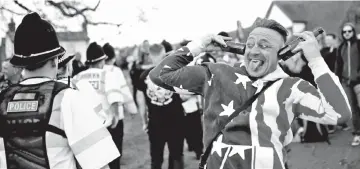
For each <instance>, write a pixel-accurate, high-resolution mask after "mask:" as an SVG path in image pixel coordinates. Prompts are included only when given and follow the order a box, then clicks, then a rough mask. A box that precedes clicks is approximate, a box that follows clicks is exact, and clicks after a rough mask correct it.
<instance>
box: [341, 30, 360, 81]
mask: <svg viewBox="0 0 360 169" xmlns="http://www.w3.org/2000/svg"><path fill="white" fill-rule="evenodd" d="M347 25H348V26H351V27H352V30H353V32H354V36H353V37H352V38H351V39H350V43H351V45H352V44H354V43H356V45H357V49H358V52H360V42H359V40H358V39H357V37H356V35H357V34H356V30H355V26H354V25H353V24H352V23H345V24H344V26H343V27H345V26H347ZM341 35H342V38H343V42H341V44H340V46H339V50H338V51H337V54H336V62H335V74H336V75H337V76H338V77H339V78H340V80H347V79H345V78H346V77H344V76H343V71H344V59H343V57H346V56H342V51H343V50H344V49H343V48H344V47H346V43H347V41H346V40H345V38H344V35H343V34H341ZM358 62H359V63H358V64H357V67H356V72H359V70H360V58H359V59H358ZM347 67H348V66H345V68H347ZM356 76H358V77H357V78H356V82H359V81H360V77H359V73H357V75H356ZM352 81H353V82H354V80H352Z"/></svg>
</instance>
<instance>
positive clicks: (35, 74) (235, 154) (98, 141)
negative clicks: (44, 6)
mask: <svg viewBox="0 0 360 169" xmlns="http://www.w3.org/2000/svg"><path fill="white" fill-rule="evenodd" d="M253 26H254V29H253V30H252V31H251V32H250V34H249V37H248V38H247V39H245V41H246V50H245V53H244V54H243V55H238V54H233V53H228V52H224V51H222V50H221V48H220V46H224V47H225V46H226V43H225V42H226V41H228V40H234V39H232V38H231V37H230V36H229V34H227V33H226V32H220V33H218V34H214V35H207V36H204V37H202V38H199V39H194V40H192V41H186V42H183V43H181V44H180V46H179V47H174V45H172V44H170V43H169V42H167V41H165V40H164V41H163V42H161V43H158V44H150V43H149V42H148V41H147V40H145V41H144V42H143V44H142V45H141V48H140V50H139V51H137V52H136V56H135V57H133V60H128V62H129V63H127V64H126V65H127V67H126V68H125V69H129V76H130V79H131V84H130V83H127V80H126V76H125V75H124V73H123V70H122V69H124V67H123V66H121V65H118V64H116V59H117V57H118V56H116V52H115V49H114V47H113V46H112V45H111V44H109V43H105V44H104V45H103V46H100V45H99V44H98V43H97V42H92V43H90V44H89V46H88V48H87V51H86V62H85V63H82V62H81V56H80V55H79V54H78V53H77V54H67V53H66V50H65V49H64V48H63V47H62V46H61V45H60V44H59V41H58V39H57V37H56V32H55V30H54V28H53V26H52V25H51V24H50V23H49V22H47V21H46V20H44V19H42V18H41V17H40V16H39V15H38V14H37V13H30V14H27V15H26V16H25V17H24V18H23V20H22V22H21V24H20V25H19V26H18V28H17V30H16V32H15V40H14V55H13V56H12V57H11V58H10V59H7V60H5V61H4V62H3V63H2V71H1V72H2V77H1V78H2V79H1V82H0V168H8V169H22V168H29V166H30V168H69V169H76V168H110V169H119V168H120V160H121V159H120V158H121V157H122V156H123V151H122V144H123V137H124V121H123V120H124V116H125V115H124V113H128V114H129V115H130V116H131V117H134V116H135V115H136V114H140V116H141V119H142V125H143V126H142V129H143V130H144V131H145V132H146V133H147V135H148V139H149V143H150V147H149V148H150V156H151V168H152V169H161V167H162V164H163V161H164V160H163V159H164V157H163V156H164V148H165V145H167V147H168V149H169V158H168V159H169V169H184V159H183V156H184V155H183V154H184V153H183V151H184V143H185V142H186V144H187V147H188V151H192V152H194V157H195V158H196V159H197V160H200V168H208V169H213V168H229V169H230V168H234V169H235V168H274V169H275V168H276V169H278V168H287V160H288V159H287V158H286V154H287V149H288V147H287V145H288V144H289V143H291V142H292V141H294V140H295V139H293V137H295V138H296V136H299V137H300V140H299V141H301V142H312V141H328V139H327V138H326V136H324V133H325V132H327V133H330V134H331V133H334V132H335V131H336V130H337V129H338V128H341V129H343V130H349V129H350V127H349V126H348V122H349V120H350V119H351V118H352V122H353V123H352V124H353V129H354V132H353V134H354V138H353V141H352V143H351V145H352V146H358V145H360V115H359V113H360V110H359V105H360V102H359V101H360V85H359V84H360V82H359V81H360V74H359V70H360V62H359V61H360V60H359V59H358V57H359V56H358V55H359V51H360V42H359V41H358V40H357V38H356V32H355V27H354V25H352V24H351V23H347V24H345V25H344V26H343V29H342V39H343V41H342V42H341V43H340V45H337V44H338V43H337V41H338V39H339V38H338V37H337V36H336V35H335V34H333V33H327V34H323V35H322V36H319V37H318V38H316V37H315V36H314V34H313V33H311V32H307V31H305V32H302V33H299V34H294V35H296V36H298V37H301V38H303V39H304V42H300V43H299V45H298V47H297V48H296V49H295V50H296V51H301V52H297V54H295V55H294V56H293V57H291V58H290V59H288V60H286V61H280V60H279V58H278V51H279V49H281V48H282V47H283V46H284V44H285V42H286V41H287V40H288V37H289V36H288V31H287V30H286V29H285V28H284V27H283V26H282V25H280V24H279V23H277V22H276V21H274V20H268V19H261V20H258V21H257V22H256V23H255V24H254V25H253ZM34 39H37V43H34V42H33V41H34ZM242 40H243V39H242ZM236 41H237V42H239V41H241V39H237V40H236ZM134 58H135V59H134ZM312 126H313V127H314V128H313V129H310V128H311V127H312ZM315 130H316V131H319V132H318V134H320V135H321V138H320V139H318V140H317V139H314V138H316V136H315V135H316V133H314V132H313V131H315ZM308 131H309V132H308ZM311 132H313V133H311ZM309 133H311V134H309ZM1 159H5V160H1Z"/></svg>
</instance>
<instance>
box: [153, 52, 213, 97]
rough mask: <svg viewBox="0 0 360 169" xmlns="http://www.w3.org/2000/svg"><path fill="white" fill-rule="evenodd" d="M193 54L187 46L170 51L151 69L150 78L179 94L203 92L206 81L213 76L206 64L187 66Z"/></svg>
mask: <svg viewBox="0 0 360 169" xmlns="http://www.w3.org/2000/svg"><path fill="white" fill-rule="evenodd" d="M192 60H193V56H192V54H191V53H190V51H189V49H188V48H187V47H182V48H180V49H178V50H177V51H175V52H172V53H169V55H168V56H167V57H165V59H164V60H162V61H161V63H160V64H159V65H158V66H156V67H155V68H154V69H153V70H151V72H150V74H149V76H150V79H151V80H152V81H153V82H154V83H155V84H156V85H158V86H160V87H163V88H165V89H168V90H172V91H175V92H177V93H179V94H194V93H196V94H201V95H202V94H203V91H204V85H205V84H206V81H207V80H208V79H210V78H211V73H210V70H209V68H208V67H207V66H205V65H195V66H187V65H188V64H189V63H190V62H191V61H192Z"/></svg>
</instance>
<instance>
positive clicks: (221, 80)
mask: <svg viewBox="0 0 360 169" xmlns="http://www.w3.org/2000/svg"><path fill="white" fill-rule="evenodd" d="M254 26H255V27H254V29H253V30H252V32H251V33H250V35H249V37H248V39H247V42H246V50H245V54H244V63H243V64H242V65H241V66H234V67H231V66H228V65H225V64H214V63H205V64H202V65H195V66H186V65H187V64H188V63H190V62H191V61H192V60H193V57H194V56H197V55H198V54H199V53H201V52H204V51H211V50H219V49H220V48H219V46H221V45H222V46H226V44H225V42H224V40H229V38H226V37H221V36H218V35H208V36H205V37H203V38H200V39H199V40H194V41H192V42H190V43H189V44H188V45H187V46H186V47H182V48H180V49H179V50H177V51H176V52H174V53H172V54H170V55H169V56H168V57H166V58H165V59H164V60H163V61H162V62H161V63H160V64H159V65H158V66H157V67H156V68H155V69H153V70H152V71H151V72H150V78H151V80H152V81H153V82H154V83H155V84H157V85H159V86H161V87H163V88H166V89H170V90H173V91H176V92H179V93H195V94H201V95H203V96H204V98H205V101H204V105H203V107H204V140H203V141H204V145H205V147H206V146H208V145H209V144H210V142H211V139H212V138H213V137H214V136H215V135H216V133H217V132H218V131H219V130H221V128H220V126H221V124H222V123H224V121H225V120H226V119H227V118H228V117H229V116H230V115H231V114H232V113H233V112H234V111H235V109H237V108H239V107H240V106H241V105H242V104H243V103H244V102H245V101H246V100H248V99H249V98H250V97H251V96H252V95H254V93H256V92H259V91H260V90H261V89H262V87H263V86H264V85H265V84H266V83H267V82H269V81H274V80H277V81H276V82H275V83H274V84H273V85H272V86H270V87H269V88H268V89H267V90H266V91H265V92H264V93H262V94H260V95H259V97H258V98H257V99H256V100H255V101H254V102H253V104H252V105H251V106H249V108H248V109H246V110H245V111H243V112H242V113H240V114H239V115H238V116H237V117H235V118H234V119H233V120H232V121H231V122H230V123H229V124H227V125H226V127H225V130H224V132H223V133H222V134H221V135H220V136H219V137H218V138H217V139H216V141H215V142H214V143H213V148H212V151H211V154H210V156H209V158H208V160H207V164H206V168H207V169H223V168H225V169H235V168H236V169H283V168H285V167H284V157H285V154H284V153H285V151H283V147H284V146H286V145H288V144H289V143H290V142H291V140H292V137H293V134H292V132H291V128H290V126H291V123H292V121H293V120H294V118H297V117H299V118H302V119H305V120H309V121H314V122H317V123H323V124H333V125H334V124H338V123H340V124H341V123H343V122H345V121H347V120H349V119H350V118H351V111H350V108H349V103H348V100H347V98H346V95H345V92H344V90H343V88H342V87H341V84H340V82H339V80H338V77H337V76H336V75H335V74H333V73H332V72H331V71H330V70H329V68H328V67H327V66H326V63H325V61H324V60H323V58H322V57H321V54H320V50H319V45H318V43H317V41H316V38H315V37H314V34H313V33H311V32H303V33H301V34H297V36H300V37H302V38H303V39H305V41H304V42H301V43H299V45H298V46H297V48H296V49H295V50H296V51H298V50H301V51H302V52H303V53H304V55H305V57H306V59H307V60H308V62H309V63H308V65H309V67H310V68H311V71H312V73H313V74H314V79H315V82H316V84H317V86H318V90H317V89H316V88H315V87H314V86H312V85H311V84H310V83H309V82H307V81H304V80H302V79H300V78H295V77H289V75H287V74H286V73H284V71H283V70H282V69H281V68H280V66H279V64H278V61H279V59H278V55H277V53H278V51H279V49H280V48H281V47H283V46H284V42H285V40H286V36H287V31H286V29H285V28H284V27H283V26H282V25H280V24H279V23H277V22H276V21H274V20H267V19H262V20H259V21H258V22H256V23H255V25H254ZM214 44H215V45H214Z"/></svg>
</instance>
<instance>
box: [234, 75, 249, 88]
mask: <svg viewBox="0 0 360 169" xmlns="http://www.w3.org/2000/svg"><path fill="white" fill-rule="evenodd" d="M235 75H236V76H237V79H236V81H235V84H240V83H242V85H243V87H244V89H245V90H246V83H247V82H251V80H250V79H249V77H247V76H244V75H242V74H239V73H235Z"/></svg>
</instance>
